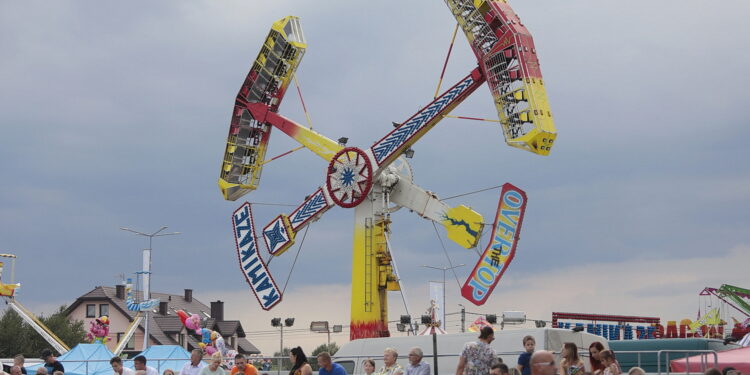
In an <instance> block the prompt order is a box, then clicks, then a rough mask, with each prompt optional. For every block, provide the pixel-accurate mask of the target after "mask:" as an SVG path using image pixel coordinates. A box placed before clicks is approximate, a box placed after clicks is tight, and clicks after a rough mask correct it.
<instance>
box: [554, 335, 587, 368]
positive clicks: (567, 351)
mask: <svg viewBox="0 0 750 375" xmlns="http://www.w3.org/2000/svg"><path fill="white" fill-rule="evenodd" d="M560 357H562V360H561V361H560V375H583V372H584V371H585V370H586V369H585V366H584V364H583V361H581V359H580V358H578V347H577V346H576V344H574V343H572V342H566V343H565V344H563V347H562V349H561V350H560Z"/></svg>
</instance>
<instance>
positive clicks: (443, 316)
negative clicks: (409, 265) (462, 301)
mask: <svg viewBox="0 0 750 375" xmlns="http://www.w3.org/2000/svg"><path fill="white" fill-rule="evenodd" d="M463 266H465V264H463V263H461V264H457V265H455V266H452V267H434V266H428V265H426V264H423V265H422V267H425V268H432V269H433V270H438V271H443V306H440V308H441V309H442V311H441V312H440V314H441V319H440V320H441V322H442V324H443V327H445V289H446V284H445V271H448V270H452V269H456V268H458V267H463Z"/></svg>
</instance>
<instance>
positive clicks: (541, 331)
mask: <svg viewBox="0 0 750 375" xmlns="http://www.w3.org/2000/svg"><path fill="white" fill-rule="evenodd" d="M526 335H531V336H534V339H535V340H536V350H542V349H544V350H549V351H552V352H555V353H558V352H559V351H560V349H561V348H562V346H563V343H566V342H573V343H575V344H576V345H578V350H579V353H580V354H581V356H582V357H583V354H585V355H586V356H588V348H589V345H591V343H592V342H594V341H599V342H601V343H602V345H604V348H605V349H608V348H609V346H608V344H607V340H605V339H604V338H603V337H601V336H596V335H592V334H590V333H586V332H573V331H571V330H569V329H559V328H532V329H513V330H503V331H495V341H493V342H492V344H491V345H492V348H493V349H495V352H496V353H497V354H498V356H499V357H500V358H502V359H503V363H505V364H507V365H508V367H515V366H516V364H517V363H518V355H519V354H521V353H522V352H523V342H522V341H523V338H524V336H526ZM478 336H479V333H473V332H472V333H455V334H447V335H437V336H436V338H437V353H438V372H437V373H436V372H435V364H434V363H435V362H434V357H433V350H432V348H433V342H432V339H433V337H432V336H402V337H385V338H377V339H359V340H354V341H351V342H349V343H346V344H344V345H343V346H342V347H341V349H339V351H338V352H336V355H335V356H334V358H333V361H334V362H336V363H338V364H340V365H341V366H343V367H344V369H346V372H347V374H349V375H359V374H364V369H363V366H362V361H363V360H365V359H367V358H370V359H372V360H374V361H375V369H376V371H377V369H379V368H380V367H381V366H383V350H384V349H385V348H389V347H390V348H393V349H396V351H397V352H398V363H399V364H401V366H403V367H404V368H406V366H407V365H408V364H409V360H408V358H407V357H408V354H409V350H410V349H411V348H413V347H415V346H418V347H420V348H421V349H422V351H423V352H424V358H423V360H424V361H426V362H427V363H429V364H430V367H431V370H432V373H433V374H451V375H454V374H455V373H456V366H457V365H458V357H459V355H460V354H461V351H462V350H463V348H464V345H465V344H466V343H467V342H470V341H476V340H477V338H478ZM582 359H583V358H582ZM557 360H558V362H559V358H558V359H557ZM584 362H586V367H587V371H588V370H590V369H588V366H589V365H588V360H587V359H584Z"/></svg>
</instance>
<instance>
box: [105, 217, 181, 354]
mask: <svg viewBox="0 0 750 375" xmlns="http://www.w3.org/2000/svg"><path fill="white" fill-rule="evenodd" d="M120 229H121V230H124V231H127V232H131V233H135V234H136V235H138V236H143V237H148V249H143V300H144V301H147V300H148V299H149V298H151V243H152V241H153V239H154V237H162V236H173V235H177V234H180V232H172V233H161V232H162V231H163V230H164V229H167V227H166V226H164V227H161V228H159V230H157V231H156V232H154V233H151V234H148V233H143V232H139V231H137V230H133V229H130V228H123V227H120ZM148 313H149V312H148V310H146V314H145V317H144V323H143V350H146V349H148V315H149V314H148Z"/></svg>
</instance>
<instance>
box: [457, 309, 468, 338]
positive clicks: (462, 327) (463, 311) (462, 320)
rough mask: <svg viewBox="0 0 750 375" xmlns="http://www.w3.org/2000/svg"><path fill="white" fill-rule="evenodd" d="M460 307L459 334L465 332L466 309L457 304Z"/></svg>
mask: <svg viewBox="0 0 750 375" xmlns="http://www.w3.org/2000/svg"><path fill="white" fill-rule="evenodd" d="M458 305H459V306H461V333H464V332H466V307H464V305H462V304H460V303H459V304H458Z"/></svg>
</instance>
